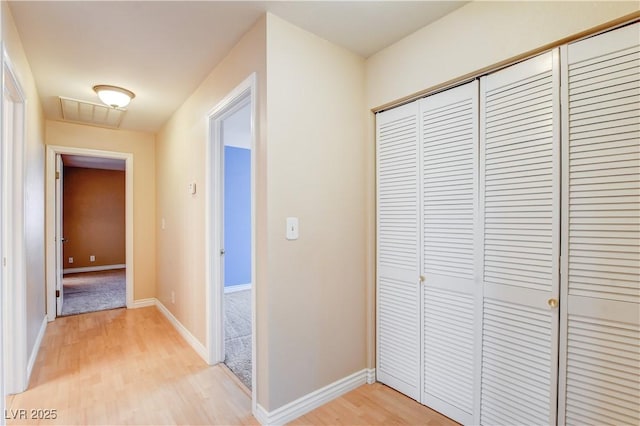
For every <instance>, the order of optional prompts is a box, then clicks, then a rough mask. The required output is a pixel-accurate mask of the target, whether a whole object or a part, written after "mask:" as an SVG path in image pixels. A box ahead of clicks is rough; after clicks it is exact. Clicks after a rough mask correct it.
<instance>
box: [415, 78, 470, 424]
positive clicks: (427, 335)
mask: <svg viewBox="0 0 640 426" xmlns="http://www.w3.org/2000/svg"><path fill="white" fill-rule="evenodd" d="M420 124H421V126H422V153H421V162H420V164H421V167H422V254H423V258H422V277H421V279H422V280H423V295H422V301H423V305H422V309H423V313H422V316H423V390H422V403H423V404H426V405H428V406H429V407H431V408H433V409H435V410H437V411H439V412H441V413H443V414H445V415H447V416H449V417H451V418H452V419H454V420H456V421H458V422H461V423H465V424H471V423H473V412H474V398H473V393H474V362H475V359H476V357H475V349H476V347H477V344H476V342H475V338H474V327H475V325H474V324H476V321H475V315H476V312H475V305H476V303H475V302H476V297H477V293H478V292H477V290H478V284H477V280H476V250H475V247H474V243H475V232H476V224H477V204H478V203H477V199H478V196H477V195H478V161H479V160H478V82H477V81H474V82H471V83H468V84H465V85H463V86H460V87H456V88H454V89H450V90H446V91H444V92H441V93H438V94H435V95H432V96H429V97H427V98H424V99H422V100H421V101H420Z"/></svg>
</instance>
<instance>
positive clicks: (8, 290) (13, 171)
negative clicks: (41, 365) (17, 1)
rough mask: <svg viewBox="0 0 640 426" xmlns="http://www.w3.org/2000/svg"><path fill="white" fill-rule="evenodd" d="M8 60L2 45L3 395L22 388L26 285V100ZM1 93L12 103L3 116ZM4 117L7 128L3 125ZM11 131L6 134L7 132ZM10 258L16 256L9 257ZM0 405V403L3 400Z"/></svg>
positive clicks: (25, 347)
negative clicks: (9, 114)
mask: <svg viewBox="0 0 640 426" xmlns="http://www.w3.org/2000/svg"><path fill="white" fill-rule="evenodd" d="M14 69H15V68H14V67H13V65H12V62H11V60H10V58H9V56H8V54H7V51H6V50H5V47H4V45H3V46H2V94H3V95H2V96H3V98H2V106H1V107H0V110H1V111H2V126H1V127H2V161H3V164H2V165H3V167H2V169H3V170H2V173H3V176H2V185H3V186H2V193H3V200H2V201H3V203H2V218H3V221H2V224H1V225H2V232H1V233H2V246H3V247H2V248H3V258H2V265H3V267H2V282H3V283H4V284H7V283H14V287H11V286H9V285H3V287H2V288H3V290H4V291H3V294H2V299H3V302H2V303H3V306H2V314H3V315H2V327H3V329H2V336H3V341H2V346H3V350H2V351H1V352H2V353H1V354H0V358H1V359H2V363H3V365H2V373H3V379H2V397H3V401H4V395H5V394H10V393H18V392H22V391H24V390H25V389H26V388H27V384H28V383H27V382H28V377H27V376H28V368H27V316H26V315H27V313H26V311H27V287H26V285H27V284H26V266H25V265H26V247H25V241H24V202H25V197H24V185H25V179H24V174H25V171H24V157H25V135H26V125H25V124H26V123H25V121H26V96H25V92H24V90H23V89H22V85H21V84H20V81H19V80H18V78H17V75H16V74H15V71H14ZM5 95H6V96H8V97H9V98H10V102H11V104H12V105H13V106H12V110H13V112H12V113H11V117H5V113H6V111H4V99H5ZM7 118H10V119H11V123H12V124H11V126H7V124H8V123H7ZM9 129H11V130H12V132H11V134H8V133H6V131H7V130H9ZM10 253H11V254H15V256H14V257H13V258H11V257H10ZM3 404H4V402H3Z"/></svg>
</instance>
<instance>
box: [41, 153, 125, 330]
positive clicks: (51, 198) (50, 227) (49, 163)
mask: <svg viewBox="0 0 640 426" xmlns="http://www.w3.org/2000/svg"><path fill="white" fill-rule="evenodd" d="M56 154H67V155H83V156H89V157H101V158H114V159H119V160H125V239H126V243H125V251H126V256H125V263H126V268H127V270H126V273H125V277H126V286H127V287H126V288H127V290H126V291H127V308H133V307H134V306H133V295H134V288H135V287H134V281H133V277H134V274H133V154H131V153H128V152H115V151H102V150H96V149H87V148H73V147H67V146H56V145H47V154H46V155H47V157H46V171H45V181H46V191H45V193H46V199H45V200H46V205H45V221H46V222H45V223H46V234H47V235H46V251H45V254H46V281H47V319H48V320H49V321H54V320H55V319H56V236H55V230H56V227H55V184H56V174H55V170H56V167H55V164H56Z"/></svg>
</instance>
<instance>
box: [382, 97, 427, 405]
mask: <svg viewBox="0 0 640 426" xmlns="http://www.w3.org/2000/svg"><path fill="white" fill-rule="evenodd" d="M376 127H377V135H376V136H377V138H376V140H377V158H378V169H377V188H378V193H377V211H378V224H377V227H378V233H377V235H378V241H377V243H378V253H377V255H378V259H377V266H378V268H377V337H378V338H377V368H376V375H377V380H378V381H380V382H382V383H385V384H387V385H389V386H391V387H393V388H395V389H397V390H399V391H400V392H402V393H404V394H406V395H408V396H410V397H411V398H413V399H416V400H419V399H420V284H419V282H420V280H419V277H420V269H419V268H420V256H419V248H420V240H419V236H420V223H419V209H420V206H419V195H420V194H419V192H418V188H419V182H420V181H419V169H418V151H419V145H418V141H419V136H418V133H419V127H418V104H417V102H413V103H411V104H408V105H404V106H401V107H398V108H394V109H392V110H389V111H385V112H383V113H380V114H378V115H377V116H376Z"/></svg>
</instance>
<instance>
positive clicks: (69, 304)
mask: <svg viewBox="0 0 640 426" xmlns="http://www.w3.org/2000/svg"><path fill="white" fill-rule="evenodd" d="M62 285H63V297H64V299H63V303H62V315H63V316H66V315H76V314H84V313H87V312H95V311H104V310H106V309H115V308H123V307H125V306H126V305H127V296H126V279H125V269H112V270H109V271H98V272H80V273H76V274H66V275H64V276H63V278H62Z"/></svg>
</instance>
